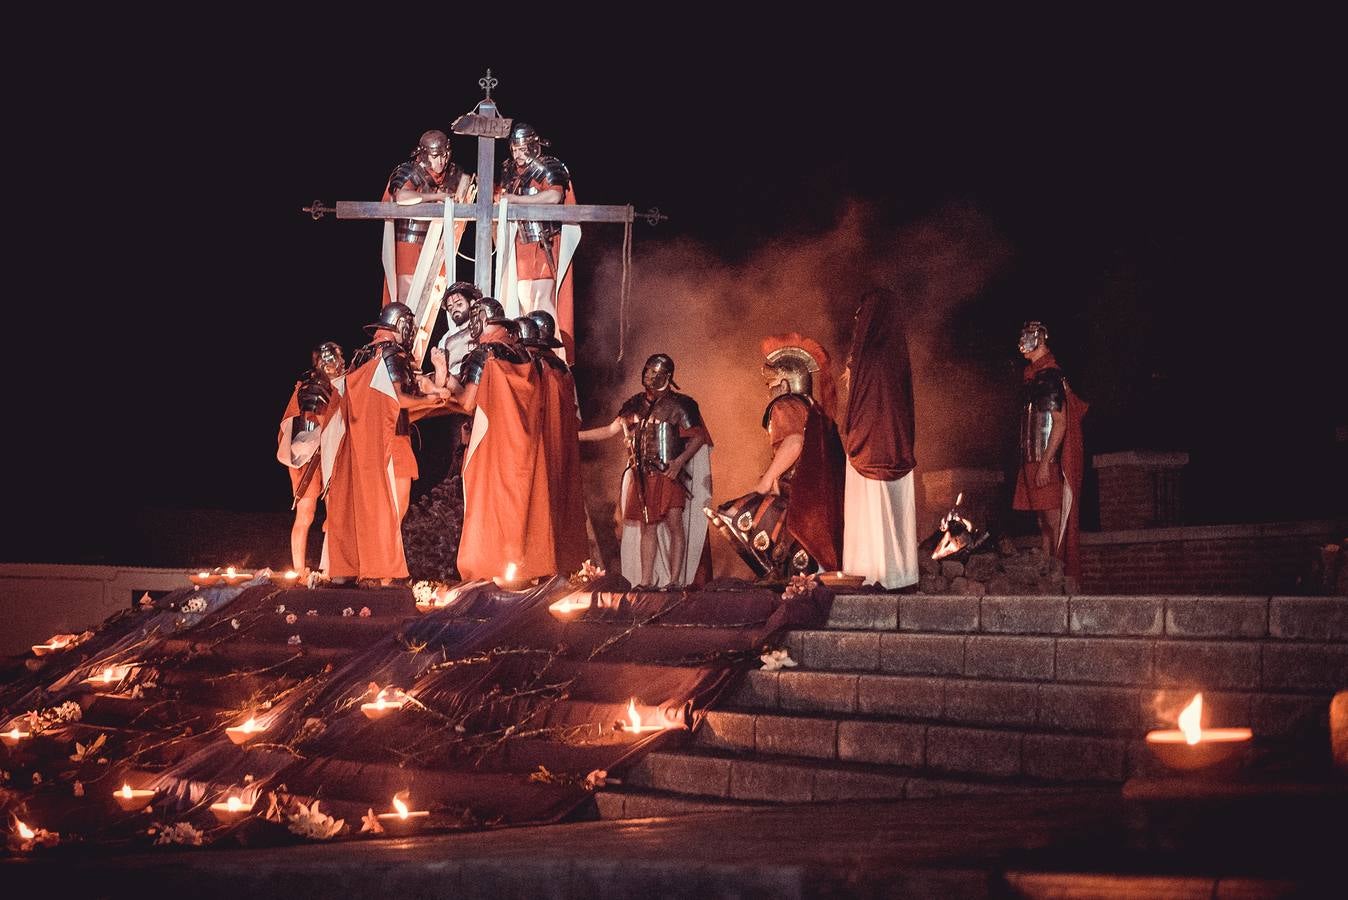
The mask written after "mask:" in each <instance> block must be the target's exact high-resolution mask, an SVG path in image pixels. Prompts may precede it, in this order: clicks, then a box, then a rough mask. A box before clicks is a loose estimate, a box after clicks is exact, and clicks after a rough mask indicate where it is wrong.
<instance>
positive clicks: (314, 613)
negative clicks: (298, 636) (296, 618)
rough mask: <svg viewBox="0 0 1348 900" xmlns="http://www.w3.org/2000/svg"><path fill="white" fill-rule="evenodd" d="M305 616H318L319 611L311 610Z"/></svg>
mask: <svg viewBox="0 0 1348 900" xmlns="http://www.w3.org/2000/svg"><path fill="white" fill-rule="evenodd" d="M304 614H305V615H306V616H316V615H318V610H316V609H311V610H308V611H306V612H305V613H304Z"/></svg>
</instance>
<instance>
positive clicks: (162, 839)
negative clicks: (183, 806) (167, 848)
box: [154, 822, 202, 847]
mask: <svg viewBox="0 0 1348 900" xmlns="http://www.w3.org/2000/svg"><path fill="white" fill-rule="evenodd" d="M154 842H155V844H156V845H162V844H183V845H184V846H187V847H200V846H201V842H202V837H201V832H200V831H198V830H197V829H196V828H195V827H193V825H192V823H191V822H175V823H173V824H172V825H169V826H167V827H166V828H164V829H162V830H161V831H160V832H159V837H157V838H155V841H154Z"/></svg>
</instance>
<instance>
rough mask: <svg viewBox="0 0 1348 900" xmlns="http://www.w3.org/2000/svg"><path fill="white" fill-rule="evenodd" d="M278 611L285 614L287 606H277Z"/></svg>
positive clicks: (282, 604)
mask: <svg viewBox="0 0 1348 900" xmlns="http://www.w3.org/2000/svg"><path fill="white" fill-rule="evenodd" d="M276 611H277V612H278V613H283V612H285V611H286V605H285V604H284V603H280V604H277V607H276Z"/></svg>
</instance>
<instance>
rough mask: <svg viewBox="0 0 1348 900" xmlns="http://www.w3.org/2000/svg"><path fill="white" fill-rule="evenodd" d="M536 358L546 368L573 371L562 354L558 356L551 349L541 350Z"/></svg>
mask: <svg viewBox="0 0 1348 900" xmlns="http://www.w3.org/2000/svg"><path fill="white" fill-rule="evenodd" d="M534 358H535V359H537V360H538V362H539V364H540V365H542V366H543V367H545V368H548V369H554V370H556V371H558V372H570V371H571V367H570V366H568V365H567V364H566V362H565V361H564V360H563V359H562V358H561V357H560V356H558V355H557V354H556V353H553V352H552V351H551V350H539V351H538V352H537V355H536V356H535V357H534Z"/></svg>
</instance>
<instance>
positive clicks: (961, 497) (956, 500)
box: [955, 491, 964, 506]
mask: <svg viewBox="0 0 1348 900" xmlns="http://www.w3.org/2000/svg"><path fill="white" fill-rule="evenodd" d="M963 500H964V491H960V493H959V496H958V497H956V498H955V505H956V506H959V505H960V503H961V502H963Z"/></svg>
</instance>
